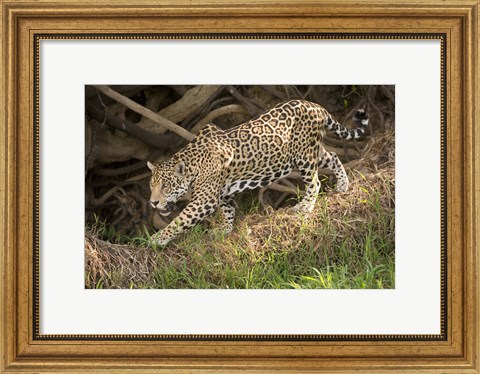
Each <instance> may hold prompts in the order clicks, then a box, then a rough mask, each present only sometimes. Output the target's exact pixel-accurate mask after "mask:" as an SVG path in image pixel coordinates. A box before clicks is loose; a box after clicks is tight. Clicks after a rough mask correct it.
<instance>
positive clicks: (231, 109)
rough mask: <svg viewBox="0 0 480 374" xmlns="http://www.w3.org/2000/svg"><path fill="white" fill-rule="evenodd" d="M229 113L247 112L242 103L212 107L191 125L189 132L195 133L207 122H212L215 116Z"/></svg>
mask: <svg viewBox="0 0 480 374" xmlns="http://www.w3.org/2000/svg"><path fill="white" fill-rule="evenodd" d="M231 113H242V114H248V112H247V111H246V110H245V108H244V107H243V106H242V105H238V104H230V105H225V106H222V107H221V108H217V109H214V110H212V111H211V112H210V113H208V114H207V115H206V116H205V117H203V118H202V119H201V120H200V121H198V122H197V123H196V124H195V126H193V127H192V129H191V132H193V133H194V134H196V133H197V132H199V131H200V130H201V129H202V128H203V127H204V126H205V125H206V124H207V123H210V122H212V121H213V120H214V119H215V118H218V117H221V116H224V115H226V114H231Z"/></svg>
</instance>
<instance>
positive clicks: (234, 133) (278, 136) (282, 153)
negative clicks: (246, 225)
mask: <svg viewBox="0 0 480 374" xmlns="http://www.w3.org/2000/svg"><path fill="white" fill-rule="evenodd" d="M354 121H355V123H356V126H357V127H356V128H355V129H347V128H345V127H344V126H343V125H341V124H340V123H338V122H337V121H336V120H335V119H333V118H332V116H331V115H330V114H329V113H328V112H327V111H326V110H325V109H324V108H322V107H321V106H320V105H318V104H315V103H311V102H308V101H300V100H291V101H288V102H285V103H281V104H278V105H277V106H275V107H274V108H272V109H270V110H269V111H267V112H265V113H262V114H260V115H258V116H257V117H255V118H253V119H251V120H250V121H248V122H245V123H243V124H240V125H238V126H236V127H234V128H232V129H229V130H226V131H223V130H221V129H219V128H218V127H216V126H214V125H212V124H209V125H207V126H206V127H204V128H203V129H202V130H201V131H200V132H199V133H198V134H197V136H196V137H195V139H194V140H193V141H192V142H191V143H189V144H188V145H187V146H186V147H184V148H183V149H182V150H180V151H179V152H177V153H176V154H175V155H174V156H173V157H172V158H171V159H170V160H169V161H166V162H163V163H160V164H151V163H148V167H149V168H150V169H151V170H152V178H151V180H150V188H151V191H152V194H151V198H150V203H151V205H152V207H154V208H155V209H158V211H159V212H160V214H164V215H167V214H169V213H170V212H171V211H172V209H173V207H174V205H175V203H176V202H177V201H178V200H179V198H180V197H182V196H183V195H185V193H186V192H187V190H188V189H191V191H192V199H191V201H190V203H189V204H188V205H187V206H186V207H185V209H184V210H183V211H182V212H181V213H180V215H179V216H178V217H177V218H176V219H174V220H173V221H172V222H171V223H170V224H169V225H168V226H167V227H166V228H165V229H163V230H162V231H161V232H159V233H157V234H155V235H154V236H153V241H154V242H155V243H156V244H157V245H166V244H167V243H168V242H169V241H170V240H172V239H173V238H174V237H176V236H177V235H178V234H180V233H181V232H183V231H185V230H186V229H188V228H190V227H192V226H193V225H195V224H196V223H197V222H199V221H201V220H203V219H204V218H205V217H207V216H208V215H210V214H212V213H213V212H214V211H215V210H216V209H217V208H218V209H219V210H220V212H221V213H222V215H223V218H224V222H225V224H224V225H225V227H224V230H225V231H226V232H230V231H231V230H232V228H233V219H234V216H235V205H234V199H233V197H234V195H235V194H237V193H239V192H241V191H244V190H247V189H254V188H257V187H260V186H266V185H268V184H269V183H271V182H273V181H275V180H278V179H280V178H283V177H285V176H287V175H288V174H289V173H290V172H291V171H292V170H293V169H294V168H295V169H298V170H300V173H301V176H302V179H303V181H304V183H305V186H306V191H305V196H304V198H303V199H302V201H300V202H299V203H298V204H297V205H296V206H295V207H294V209H295V210H297V211H299V212H311V211H312V210H313V207H314V205H315V201H316V197H317V195H318V192H319V189H320V181H319V176H318V168H326V169H330V170H332V171H333V173H334V175H335V177H336V180H337V186H336V189H337V191H340V192H344V191H346V190H347V189H348V177H347V174H346V173H345V169H344V167H343V165H342V163H341V162H340V160H339V159H338V157H337V155H336V154H335V153H333V152H328V151H327V150H326V149H325V148H324V147H323V145H322V139H323V136H324V134H325V131H330V132H333V133H335V134H337V135H338V136H339V137H340V138H343V139H358V138H360V137H361V136H362V135H363V134H364V133H365V130H366V128H367V126H368V115H367V113H366V112H365V111H364V110H358V111H357V112H356V113H355V116H354Z"/></svg>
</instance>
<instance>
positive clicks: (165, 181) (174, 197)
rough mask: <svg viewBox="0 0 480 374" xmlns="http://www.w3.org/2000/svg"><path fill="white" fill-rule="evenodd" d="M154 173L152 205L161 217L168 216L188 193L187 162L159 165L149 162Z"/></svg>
mask: <svg viewBox="0 0 480 374" xmlns="http://www.w3.org/2000/svg"><path fill="white" fill-rule="evenodd" d="M147 166H148V168H149V169H150V170H151V171H152V177H151V179H150V191H151V195H150V205H151V206H152V208H154V209H157V210H158V211H159V213H160V214H161V215H164V216H167V215H169V214H170V213H171V212H172V210H173V209H174V208H175V203H176V202H177V201H178V200H179V199H180V198H181V197H182V196H184V195H185V194H186V193H187V191H188V186H189V181H188V178H187V176H186V175H185V174H186V173H185V162H184V161H179V160H176V161H175V160H170V161H166V162H162V163H159V164H154V163H151V162H147Z"/></svg>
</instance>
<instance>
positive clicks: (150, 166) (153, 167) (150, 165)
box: [147, 161, 155, 171]
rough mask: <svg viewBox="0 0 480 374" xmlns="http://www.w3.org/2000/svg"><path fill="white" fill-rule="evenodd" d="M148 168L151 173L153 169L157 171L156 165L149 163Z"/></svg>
mask: <svg viewBox="0 0 480 374" xmlns="http://www.w3.org/2000/svg"><path fill="white" fill-rule="evenodd" d="M147 166H148V168H149V169H150V170H151V171H153V169H155V165H154V164H152V163H151V162H150V161H147Z"/></svg>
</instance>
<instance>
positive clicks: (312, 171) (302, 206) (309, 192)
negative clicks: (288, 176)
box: [293, 161, 320, 213]
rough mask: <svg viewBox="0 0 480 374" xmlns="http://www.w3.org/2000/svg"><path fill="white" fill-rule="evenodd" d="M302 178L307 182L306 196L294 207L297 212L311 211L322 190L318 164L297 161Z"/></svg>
mask: <svg viewBox="0 0 480 374" xmlns="http://www.w3.org/2000/svg"><path fill="white" fill-rule="evenodd" d="M297 166H298V168H299V169H300V174H301V175H302V180H303V182H304V183H305V196H304V197H303V199H302V201H300V202H299V203H298V204H297V205H295V206H294V207H293V209H294V210H295V211H297V212H304V213H310V212H311V211H312V210H313V208H314V207H315V201H317V196H318V192H319V191H320V180H319V179H318V166H317V165H316V164H312V163H310V162H302V161H300V162H297Z"/></svg>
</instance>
